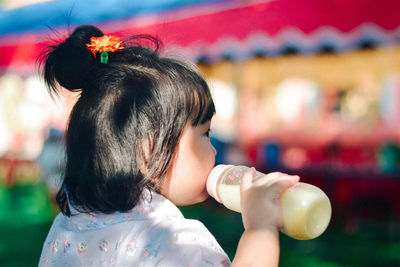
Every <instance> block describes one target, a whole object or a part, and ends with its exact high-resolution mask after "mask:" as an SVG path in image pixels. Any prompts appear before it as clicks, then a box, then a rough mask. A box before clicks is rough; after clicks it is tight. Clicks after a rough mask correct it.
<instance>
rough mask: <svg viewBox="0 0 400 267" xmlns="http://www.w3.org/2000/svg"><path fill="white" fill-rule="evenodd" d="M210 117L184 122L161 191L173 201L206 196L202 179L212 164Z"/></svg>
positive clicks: (181, 202)
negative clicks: (193, 122) (193, 121)
mask: <svg viewBox="0 0 400 267" xmlns="http://www.w3.org/2000/svg"><path fill="white" fill-rule="evenodd" d="M209 130H210V121H208V122H206V123H204V124H201V125H198V126H192V124H191V123H190V122H189V123H186V126H185V127H184V129H183V132H182V135H181V137H180V140H179V144H178V147H177V149H176V151H175V154H174V158H173V160H172V163H171V166H170V168H169V169H168V173H167V177H166V179H165V180H164V183H163V184H162V185H161V194H162V195H163V196H165V197H166V198H168V199H169V200H170V201H172V202H173V203H174V204H175V205H191V204H195V203H199V202H202V201H204V200H206V199H207V197H208V193H207V190H206V182H207V177H208V174H209V173H210V171H211V169H212V168H213V167H214V164H215V155H216V151H215V149H214V147H213V146H212V145H211V143H210V138H209V136H208V134H209Z"/></svg>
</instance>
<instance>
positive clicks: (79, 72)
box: [44, 26, 104, 92]
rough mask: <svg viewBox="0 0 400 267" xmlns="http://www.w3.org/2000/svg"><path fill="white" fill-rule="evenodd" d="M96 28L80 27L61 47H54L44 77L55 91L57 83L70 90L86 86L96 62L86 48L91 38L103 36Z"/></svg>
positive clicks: (47, 58)
mask: <svg viewBox="0 0 400 267" xmlns="http://www.w3.org/2000/svg"><path fill="white" fill-rule="evenodd" d="M103 35H104V34H103V32H102V31H100V30H99V29H98V28H96V27H94V26H80V27H78V28H76V29H75V31H74V32H73V33H72V34H71V36H69V37H68V38H67V39H66V40H65V41H63V42H62V43H60V44H59V45H57V46H55V47H52V49H51V51H50V52H49V53H48V54H47V55H46V62H45V69H44V77H45V81H46V83H47V84H48V85H49V87H50V88H51V89H52V90H53V91H55V92H56V91H57V90H56V86H55V81H57V82H58V83H59V84H60V85H61V86H63V87H65V88H66V89H69V90H74V89H80V88H82V87H83V86H84V83H85V80H86V79H88V77H87V74H88V73H89V71H90V70H91V69H92V67H93V65H94V64H95V62H96V59H95V58H94V56H93V54H92V52H90V50H89V49H88V48H87V47H86V44H87V43H90V38H91V37H93V36H94V37H100V36H103Z"/></svg>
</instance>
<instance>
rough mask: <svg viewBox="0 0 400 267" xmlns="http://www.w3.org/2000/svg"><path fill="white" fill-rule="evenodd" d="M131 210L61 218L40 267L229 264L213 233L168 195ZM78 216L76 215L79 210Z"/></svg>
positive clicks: (156, 195) (153, 194)
mask: <svg viewBox="0 0 400 267" xmlns="http://www.w3.org/2000/svg"><path fill="white" fill-rule="evenodd" d="M145 199H146V200H143V201H141V202H140V203H139V204H138V205H136V207H135V208H133V209H132V210H131V211H130V212H126V213H115V214H111V215H106V214H101V215H97V214H96V215H92V214H87V213H76V215H73V216H71V217H67V216H64V215H63V214H59V215H58V216H57V218H56V219H55V220H54V223H53V225H52V227H51V229H50V231H49V234H48V236H47V238H46V241H45V243H44V245H43V250H42V255H41V257H40V262H39V266H71V267H72V266H74V267H75V266H96V267H97V266H174V267H177V266H188V267H189V266H190V267H197V266H199V267H203V266H204V267H206V266H207V267H209V266H210V267H211V266H229V265H230V261H229V258H228V257H227V255H226V254H225V252H224V251H223V250H222V248H221V247H220V245H219V244H218V242H217V241H216V240H215V238H214V237H213V235H212V234H211V233H210V232H209V231H208V230H207V228H206V227H205V226H204V225H203V224H202V223H201V222H199V221H197V220H189V219H185V218H184V217H183V215H182V213H181V212H180V211H179V209H178V208H177V207H176V206H175V205H174V204H173V203H172V202H170V201H169V200H167V199H166V198H164V197H163V196H161V195H159V194H156V193H152V196H151V200H150V194H148V193H147V194H146V197H145ZM75 212H76V211H75Z"/></svg>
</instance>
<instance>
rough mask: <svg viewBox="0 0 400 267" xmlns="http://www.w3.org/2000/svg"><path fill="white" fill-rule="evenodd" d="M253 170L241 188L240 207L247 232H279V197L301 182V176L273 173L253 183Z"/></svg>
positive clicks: (244, 178)
mask: <svg viewBox="0 0 400 267" xmlns="http://www.w3.org/2000/svg"><path fill="white" fill-rule="evenodd" d="M255 172H256V170H255V169H254V168H251V169H250V170H249V171H248V172H247V173H246V174H245V175H244V176H243V181H242V184H241V186H240V206H241V210H242V220H243V225H244V228H245V229H246V230H262V229H268V230H274V231H276V230H278V229H279V228H281V227H282V217H281V211H280V205H279V197H280V194H281V193H282V191H283V190H285V189H286V188H288V187H290V186H292V185H294V184H295V183H297V182H298V181H299V176H294V175H287V174H284V173H280V172H273V173H269V174H267V175H265V176H264V177H262V178H260V179H257V180H256V181H254V182H253V179H254V175H255Z"/></svg>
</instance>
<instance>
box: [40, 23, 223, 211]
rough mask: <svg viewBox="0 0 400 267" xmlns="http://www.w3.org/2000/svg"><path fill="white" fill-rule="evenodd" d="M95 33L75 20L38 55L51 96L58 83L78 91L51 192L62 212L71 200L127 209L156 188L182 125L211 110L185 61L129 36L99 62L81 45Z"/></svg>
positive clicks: (89, 206)
mask: <svg viewBox="0 0 400 267" xmlns="http://www.w3.org/2000/svg"><path fill="white" fill-rule="evenodd" d="M101 36H103V33H102V32H101V31H100V30H99V29H98V28H96V27H94V26H90V25H85V26H80V27H78V28H77V29H75V31H74V32H73V33H72V34H71V35H70V36H69V37H68V38H67V39H65V40H64V41H63V42H61V43H59V44H57V45H54V46H50V47H49V48H48V50H47V51H45V52H44V54H43V56H42V62H43V63H44V68H43V77H44V80H45V82H46V84H47V86H48V89H49V92H50V94H51V95H52V96H55V95H58V94H59V93H60V90H61V89H60V87H59V86H58V84H59V85H61V86H62V87H64V88H66V89H68V90H70V91H79V92H80V95H79V98H78V100H77V102H76V104H75V106H74V107H73V109H72V111H71V114H70V120H69V124H68V129H67V132H66V150H67V153H66V157H67V163H66V169H65V175H64V179H63V183H62V186H61V189H60V190H59V192H58V194H57V197H56V200H57V203H58V205H59V207H60V209H61V211H62V212H63V213H64V214H65V215H68V216H70V215H71V210H70V207H69V205H71V206H73V207H74V208H75V209H77V210H78V211H81V212H101V213H113V212H116V211H119V212H125V211H128V210H130V209H132V208H133V207H134V206H135V205H136V204H137V203H138V201H139V200H140V197H141V195H142V192H143V190H145V189H148V190H152V191H155V192H159V186H160V181H161V180H162V179H163V178H164V177H165V175H166V173H167V171H168V167H169V166H170V164H171V161H172V159H173V154H174V152H175V149H176V147H177V144H178V141H179V137H180V135H181V132H182V130H183V128H184V126H185V125H186V123H187V122H191V123H192V125H193V126H196V125H199V124H202V123H205V122H206V121H208V120H210V119H211V117H212V116H213V114H214V113H215V108H214V103H213V100H212V98H211V94H210V90H209V88H208V85H207V83H206V82H205V80H204V79H203V77H202V76H201V75H200V74H199V72H198V71H197V70H196V69H195V68H194V67H193V66H192V65H190V64H189V63H186V62H183V61H180V60H176V59H172V58H165V57H161V56H160V54H159V47H160V46H161V42H160V41H159V40H158V39H157V38H155V37H152V36H149V35H137V36H133V37H131V38H129V39H128V40H125V41H123V47H124V49H123V50H120V51H116V52H109V58H108V63H107V64H104V63H101V62H100V53H99V52H97V54H96V57H95V56H94V55H93V54H92V52H91V51H90V50H89V49H88V48H87V47H86V44H88V43H90V38H91V37H101ZM143 41H147V42H150V44H152V45H153V47H154V48H150V46H144V45H142V44H141V43H143ZM146 151H147V152H146ZM146 154H148V156H146ZM141 166H146V168H145V171H144V170H143V168H142V167H141Z"/></svg>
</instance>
